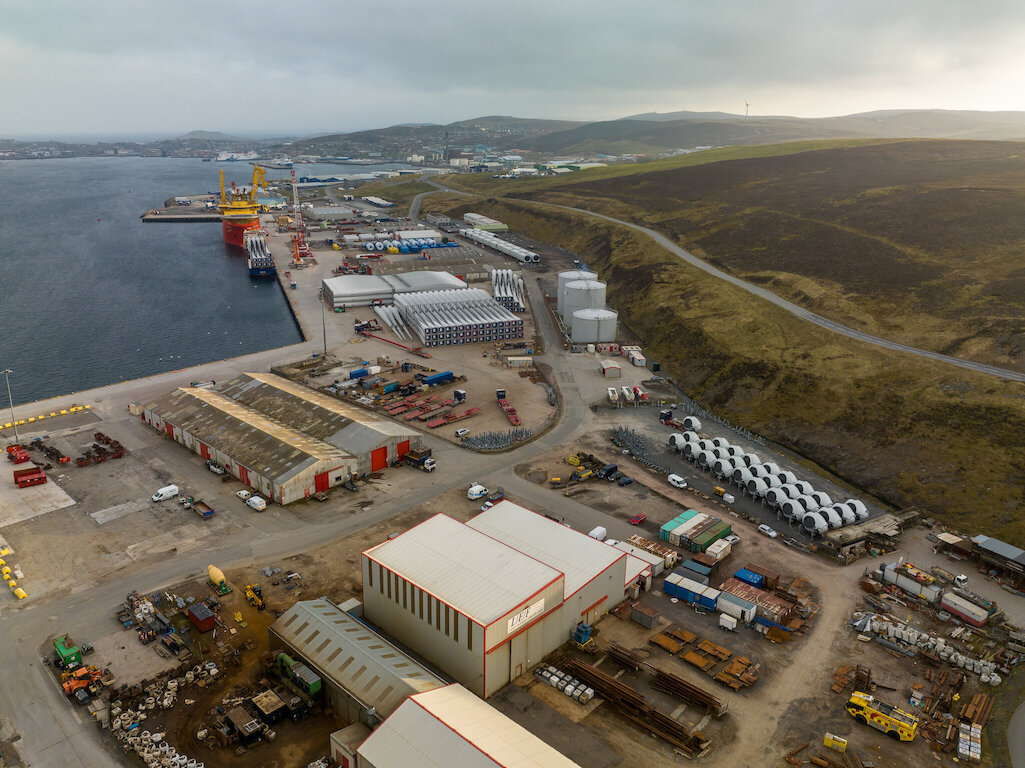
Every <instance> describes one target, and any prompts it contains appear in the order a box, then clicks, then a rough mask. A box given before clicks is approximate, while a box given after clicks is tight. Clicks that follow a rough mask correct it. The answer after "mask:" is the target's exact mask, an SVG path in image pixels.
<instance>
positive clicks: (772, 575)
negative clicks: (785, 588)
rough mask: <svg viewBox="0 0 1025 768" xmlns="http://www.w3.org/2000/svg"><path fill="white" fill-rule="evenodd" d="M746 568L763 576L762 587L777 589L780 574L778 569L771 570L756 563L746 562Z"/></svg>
mask: <svg viewBox="0 0 1025 768" xmlns="http://www.w3.org/2000/svg"><path fill="white" fill-rule="evenodd" d="M744 568H745V569H746V570H748V571H750V572H751V573H757V574H758V575H759V576H761V577H762V583H761V585H760V586H761V587H762V589H777V588H778V587H779V574H778V573H777V572H776V571H770V570H769V569H768V568H763V567H762V566H760V565H755V564H754V563H745V564H744Z"/></svg>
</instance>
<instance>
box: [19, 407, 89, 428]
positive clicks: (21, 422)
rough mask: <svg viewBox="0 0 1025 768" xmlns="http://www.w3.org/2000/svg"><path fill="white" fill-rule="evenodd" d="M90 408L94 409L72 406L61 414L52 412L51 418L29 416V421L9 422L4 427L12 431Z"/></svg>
mask: <svg viewBox="0 0 1025 768" xmlns="http://www.w3.org/2000/svg"><path fill="white" fill-rule="evenodd" d="M89 408H92V406H91V405H73V406H71V407H70V408H68V409H66V410H62V411H59V412H51V413H50V415H49V416H46V415H40V416H29V417H28V418H27V419H21V420H19V421H8V422H6V423H5V424H4V425H3V429H10V428H11V427H20V426H22V425H24V424H34V423H35V422H37V421H42V420H43V419H49V418H56V417H57V416H67V415H68V414H69V413H76V412H78V411H85V410H88V409H89Z"/></svg>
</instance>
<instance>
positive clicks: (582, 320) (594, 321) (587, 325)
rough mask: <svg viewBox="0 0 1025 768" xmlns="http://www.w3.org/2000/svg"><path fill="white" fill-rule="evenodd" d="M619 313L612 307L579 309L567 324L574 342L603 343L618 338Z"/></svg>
mask: <svg viewBox="0 0 1025 768" xmlns="http://www.w3.org/2000/svg"><path fill="white" fill-rule="evenodd" d="M618 317H619V316H618V315H617V314H616V313H615V312H613V311H612V310H610V309H590V308H588V309H578V310H577V311H576V312H574V313H573V320H572V321H571V322H569V323H567V325H568V326H569V327H571V328H572V333H571V334H570V340H571V341H572V342H573V343H574V344H602V343H608V342H613V341H615V340H616V321H617V319H618Z"/></svg>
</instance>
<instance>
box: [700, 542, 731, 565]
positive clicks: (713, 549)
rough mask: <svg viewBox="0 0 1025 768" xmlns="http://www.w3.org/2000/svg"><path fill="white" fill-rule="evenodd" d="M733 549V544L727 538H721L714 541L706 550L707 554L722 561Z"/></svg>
mask: <svg viewBox="0 0 1025 768" xmlns="http://www.w3.org/2000/svg"><path fill="white" fill-rule="evenodd" d="M732 549H733V545H732V544H730V543H729V542H728V541H726V539H719V540H718V541H714V542H712V544H711V546H709V547H708V549H706V550H705V554H706V555H708V556H709V557H713V558H715V559H716V560H720V561H721V560H725V559H726V558H727V557H728V556H729V554H730V552H731V551H732Z"/></svg>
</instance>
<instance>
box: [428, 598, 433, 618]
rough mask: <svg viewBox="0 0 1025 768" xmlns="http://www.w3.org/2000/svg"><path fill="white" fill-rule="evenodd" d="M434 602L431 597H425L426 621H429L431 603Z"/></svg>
mask: <svg viewBox="0 0 1025 768" xmlns="http://www.w3.org/2000/svg"><path fill="white" fill-rule="evenodd" d="M433 603H434V598H433V597H428V598H427V623H428V624H430V623H431V605H432V604H433Z"/></svg>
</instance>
